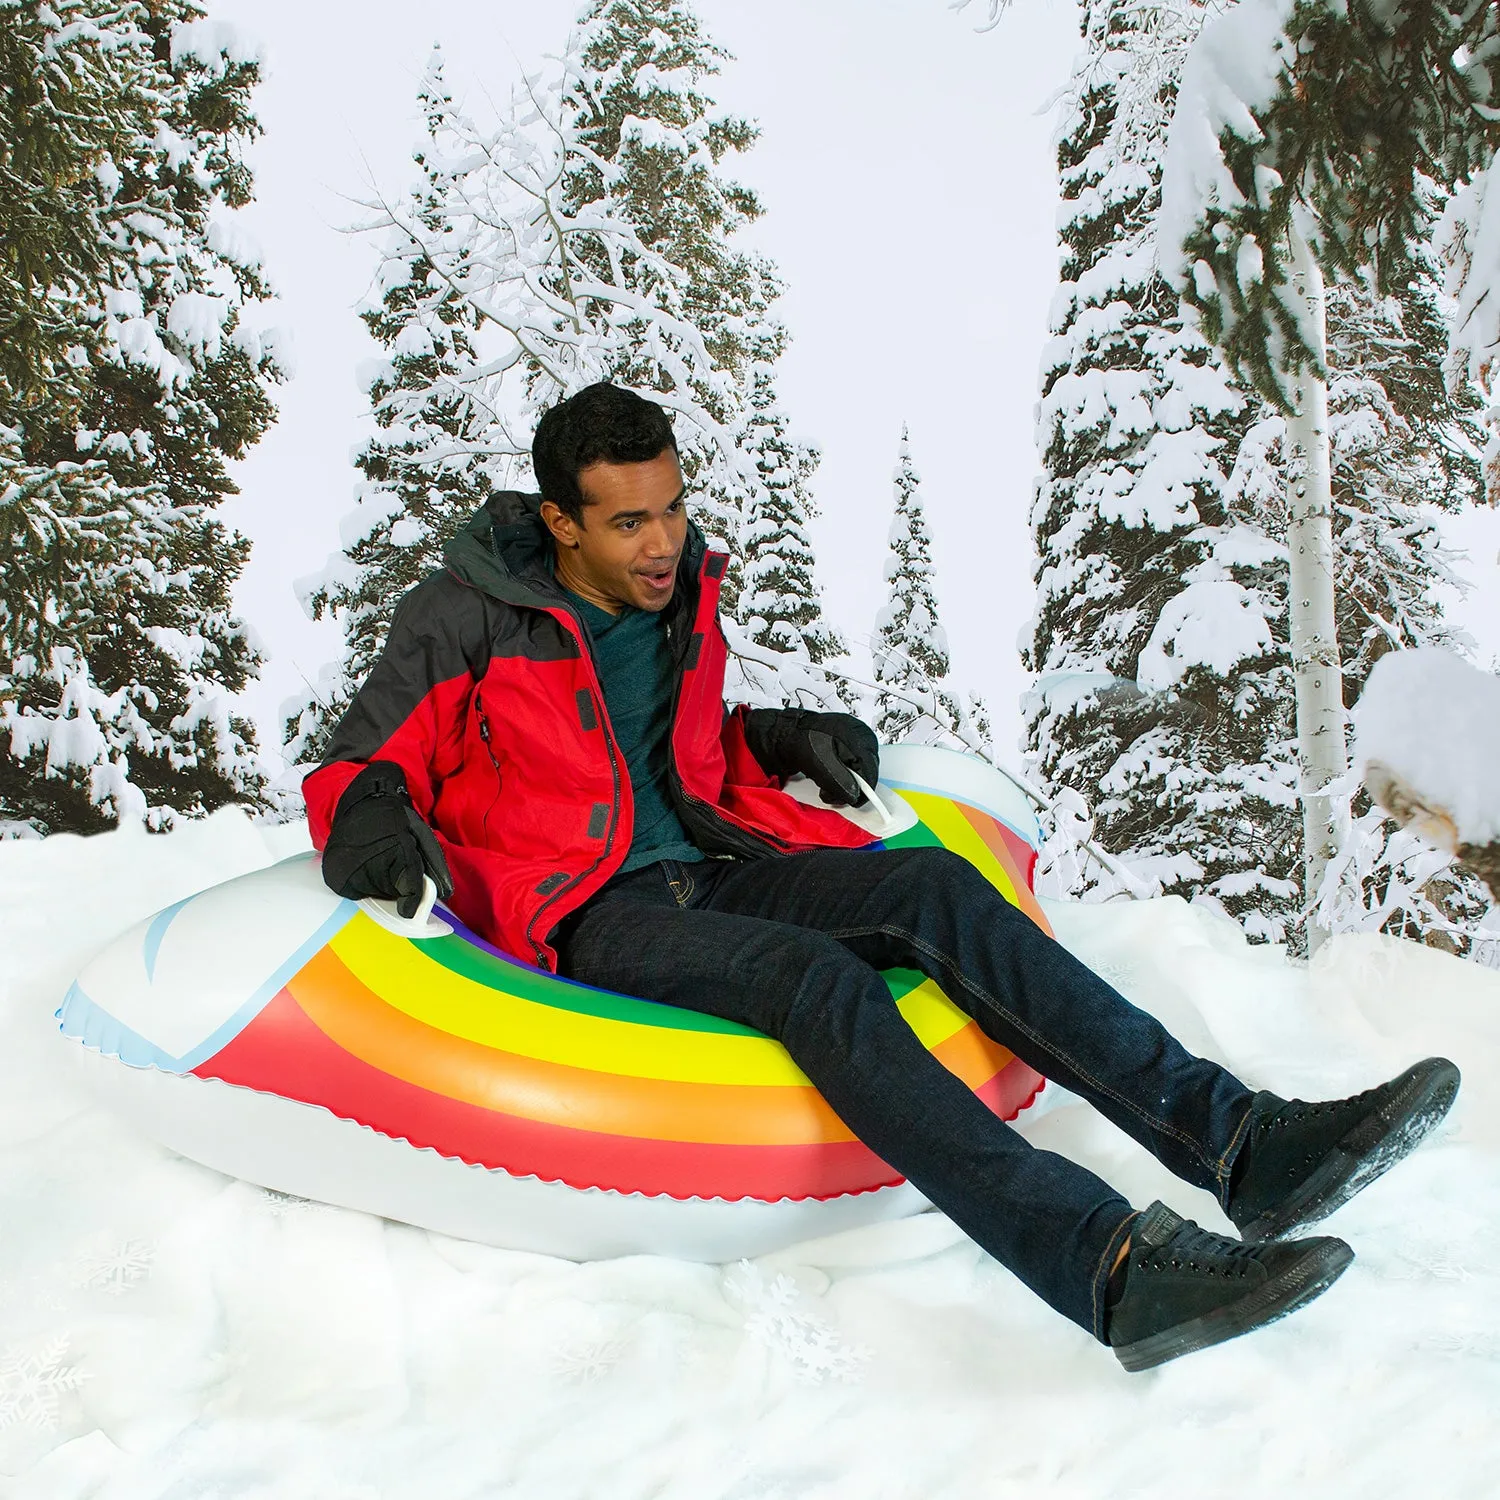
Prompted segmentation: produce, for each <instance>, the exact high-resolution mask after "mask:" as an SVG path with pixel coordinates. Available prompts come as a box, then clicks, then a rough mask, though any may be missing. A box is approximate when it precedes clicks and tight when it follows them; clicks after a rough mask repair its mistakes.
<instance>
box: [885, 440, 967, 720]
mask: <svg viewBox="0 0 1500 1500" xmlns="http://www.w3.org/2000/svg"><path fill="white" fill-rule="evenodd" d="M921 482H922V476H921V475H920V474H918V473H917V470H916V466H915V465H914V464H913V463H912V457H911V437H910V434H909V432H908V430H907V428H906V426H905V425H904V424H903V426H902V428H901V444H900V447H899V448H898V449H897V453H896V467H895V469H894V470H893V471H892V473H891V483H892V486H893V487H894V491H895V509H894V513H893V514H892V516H891V525H890V531H889V534H888V536H887V539H886V540H887V544H888V551H887V553H886V560H885V582H886V587H887V594H886V602H885V603H884V604H883V605H882V606H881V609H880V612H879V614H877V615H876V617H875V634H874V636H873V638H872V640H871V643H870V655H871V658H872V660H873V662H874V666H875V681H876V684H877V685H878V686H879V688H880V689H881V691H880V694H879V696H878V697H877V699H876V701H875V710H876V715H877V718H876V722H875V732H876V733H877V734H878V735H879V736H880V738H881V739H882V740H884V741H885V742H886V743H887V744H891V745H893V744H896V743H897V742H898V741H900V740H909V741H913V742H915V743H917V744H936V745H941V744H949V745H953V744H955V742H956V741H957V742H958V743H962V741H961V740H959V739H958V737H957V736H956V735H955V730H957V729H959V727H960V726H961V725H962V724H963V723H964V720H965V718H966V715H965V712H964V709H963V708H962V707H961V706H960V704H959V701H958V699H957V698H956V697H955V696H954V695H953V694H952V693H951V692H950V691H949V690H948V689H947V687H946V686H944V683H945V681H946V679H947V676H948V637H947V634H946V632H945V631H944V630H943V627H942V625H941V624H940V623H939V621H938V607H937V595H936V593H935V592H934V577H935V575H934V571H933V566H932V539H931V537H930V536H929V535H928V531H927V517H926V515H925V513H924V512H923V508H922V497H921V494H920V493H919V490H920V486H921Z"/></svg>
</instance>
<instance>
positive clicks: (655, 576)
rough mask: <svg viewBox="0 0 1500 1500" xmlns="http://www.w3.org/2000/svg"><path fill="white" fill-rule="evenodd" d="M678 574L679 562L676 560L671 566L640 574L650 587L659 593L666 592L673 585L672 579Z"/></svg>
mask: <svg viewBox="0 0 1500 1500" xmlns="http://www.w3.org/2000/svg"><path fill="white" fill-rule="evenodd" d="M676 575H677V564H676V562H675V561H674V562H673V563H672V564H671V565H670V566H669V567H665V568H660V569H658V570H657V571H655V572H652V573H641V574H640V575H639V576H640V577H641V578H644V579H645V580H646V586H647V587H648V588H651V589H654V590H656V591H657V592H658V593H665V592H666V591H667V590H668V589H669V588H671V587H672V580H673V579H674V578H675V577H676Z"/></svg>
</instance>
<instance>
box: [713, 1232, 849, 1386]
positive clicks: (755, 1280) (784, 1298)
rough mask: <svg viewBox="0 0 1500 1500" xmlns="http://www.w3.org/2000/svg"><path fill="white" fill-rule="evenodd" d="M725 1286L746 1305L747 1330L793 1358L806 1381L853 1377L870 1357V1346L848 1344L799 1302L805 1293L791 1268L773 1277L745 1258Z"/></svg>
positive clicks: (799, 1376) (734, 1298) (800, 1377)
mask: <svg viewBox="0 0 1500 1500" xmlns="http://www.w3.org/2000/svg"><path fill="white" fill-rule="evenodd" d="M725 1290H726V1292H727V1293H728V1294H729V1297H730V1299H731V1300H732V1301H734V1302H736V1303H738V1304H739V1305H740V1306H741V1307H742V1308H744V1310H745V1332H746V1333H748V1334H749V1335H750V1337H751V1338H752V1339H754V1340H755V1341H756V1342H757V1343H758V1344H763V1345H764V1346H765V1347H766V1348H767V1349H769V1350H771V1352H772V1353H774V1354H779V1355H781V1356H782V1357H783V1358H784V1359H785V1360H787V1361H788V1363H790V1364H791V1366H792V1368H793V1370H794V1371H795V1373H796V1376H797V1379H798V1380H799V1381H800V1382H801V1383H803V1384H805V1385H822V1383H823V1382H824V1381H825V1380H829V1379H832V1380H851V1379H853V1378H855V1377H856V1376H857V1375H858V1374H859V1372H860V1369H861V1368H862V1366H863V1365H864V1363H865V1362H866V1360H868V1359H869V1357H870V1351H869V1350H868V1349H864V1348H859V1347H846V1346H845V1345H844V1344H843V1343H842V1341H841V1340H840V1339H839V1337H838V1335H837V1334H836V1333H835V1332H834V1331H833V1329H832V1328H830V1327H829V1325H828V1324H827V1323H825V1322H824V1321H823V1320H822V1319H821V1318H819V1317H818V1316H817V1315H816V1314H814V1313H811V1312H808V1311H805V1310H804V1309H803V1308H801V1307H799V1306H798V1304H799V1303H800V1302H802V1301H803V1297H802V1294H801V1292H799V1291H798V1289H797V1283H796V1282H795V1281H793V1280H792V1278H791V1277H790V1276H788V1275H786V1274H785V1272H778V1273H777V1274H776V1275H775V1276H774V1277H772V1278H771V1279H770V1280H769V1281H768V1280H767V1279H766V1276H765V1273H764V1272H762V1271H761V1269H760V1267H759V1266H756V1265H753V1264H752V1263H751V1262H750V1261H748V1260H742V1261H741V1262H740V1263H739V1264H738V1265H737V1266H736V1267H735V1269H734V1270H733V1271H732V1272H731V1273H730V1274H729V1275H728V1276H727V1277H726V1278H725Z"/></svg>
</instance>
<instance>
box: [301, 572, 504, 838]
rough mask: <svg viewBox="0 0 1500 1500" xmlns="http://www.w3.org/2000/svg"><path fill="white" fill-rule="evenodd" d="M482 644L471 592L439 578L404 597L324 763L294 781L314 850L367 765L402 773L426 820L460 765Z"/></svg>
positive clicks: (480, 618)
mask: <svg viewBox="0 0 1500 1500" xmlns="http://www.w3.org/2000/svg"><path fill="white" fill-rule="evenodd" d="M488 644H489V632H488V627H487V621H486V616H485V608H484V603H483V600H482V597H481V596H480V595H479V594H478V593H477V591H476V590H474V589H471V588H468V587H466V586H465V585H464V584H461V583H459V582H458V581H457V580H456V579H454V578H452V577H451V576H449V575H447V574H442V573H439V574H434V575H433V576H432V577H431V578H429V579H427V580H426V581H425V582H423V583H420V584H418V585H417V586H416V588H414V589H412V590H411V591H410V592H409V593H408V594H406V596H405V597H404V598H403V599H402V600H401V602H400V604H398V605H397V607H396V612H395V615H394V616H393V617H392V620H391V629H390V634H389V635H388V636H387V638H386V643H385V648H384V649H383V650H382V651H381V653H380V655H379V657H378V658H377V659H376V662H375V665H374V666H373V667H372V668H371V669H370V673H369V675H368V676H367V677H366V678H365V680H364V682H363V683H361V684H360V687H359V690H358V691H357V692H356V693H355V695H354V697H353V699H352V700H351V702H350V704H349V707H348V709H347V710H346V711H345V713H344V716H343V717H342V718H341V719H340V720H339V722H338V723H337V724H336V725H335V726H334V730H333V733H332V735H330V737H329V741H328V747H327V750H326V751H325V753H324V756H323V762H322V764H321V765H320V766H319V767H318V768H317V770H315V771H313V772H312V773H311V774H310V775H308V776H307V777H306V779H305V780H304V781H303V783H302V796H303V800H304V801H305V802H306V803H307V817H308V825H309V831H310V833H311V835H312V841H313V844H314V846H315V847H316V848H318V849H321V848H323V846H324V844H326V843H327V841H328V830H329V827H330V825H331V824H332V822H333V811H334V808H335V807H337V806H338V801H339V798H340V797H341V796H342V795H343V793H344V789H345V788H346V787H347V786H348V785H349V783H350V782H351V781H353V780H354V778H355V777H356V776H358V775H359V773H360V772H361V771H362V770H363V769H364V768H365V766H367V765H368V764H369V763H370V762H371V761H373V760H383V761H391V762H393V763H394V764H396V765H398V766H400V768H401V770H402V772H403V773H404V775H405V777H406V787H407V791H408V792H410V794H411V800H412V806H413V807H414V808H415V809H416V811H417V814H418V815H419V816H420V817H421V818H422V819H423V820H424V821H425V822H429V823H430V822H431V821H432V809H433V804H434V802H435V801H436V799H437V793H438V790H439V788H440V787H441V786H442V783H443V781H444V779H445V778H446V777H448V776H450V775H452V774H453V772H454V771H456V770H457V769H458V766H459V763H460V761H461V760H462V757H463V740H464V727H465V723H466V720H467V715H468V709H469V702H470V700H471V699H472V697H473V695H474V687H475V684H476V683H477V681H478V680H479V678H481V677H482V676H483V675H484V671H485V668H486V665H487V655H488Z"/></svg>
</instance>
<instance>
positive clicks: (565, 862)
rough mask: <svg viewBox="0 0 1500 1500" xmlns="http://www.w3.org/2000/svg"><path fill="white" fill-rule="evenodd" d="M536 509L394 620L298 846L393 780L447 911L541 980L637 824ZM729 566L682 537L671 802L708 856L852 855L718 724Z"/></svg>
mask: <svg viewBox="0 0 1500 1500" xmlns="http://www.w3.org/2000/svg"><path fill="white" fill-rule="evenodd" d="M539 505H540V497H538V496H536V495H523V494H520V493H518V492H516V491H505V492H503V493H501V494H497V495H494V496H492V497H491V499H490V501H489V503H488V504H487V505H486V506H485V507H484V508H483V509H482V510H480V511H478V512H477V513H476V514H475V516H474V518H473V519H472V520H471V521H470V522H469V524H468V525H467V526H466V527H465V528H464V530H463V531H462V532H460V533H459V535H458V536H457V537H456V538H455V539H454V540H453V541H452V542H451V543H449V545H448V547H447V548H446V550H445V552H444V554H443V556H444V567H442V568H440V569H438V570H437V571H435V572H434V573H432V574H431V575H430V576H429V577H428V578H426V579H425V580H423V582H421V583H419V584H418V585H417V586H416V587H415V588H414V589H412V590H411V591H410V592H409V593H408V594H407V595H406V596H405V597H404V598H403V599H402V600H401V602H400V604H399V605H398V606H397V608H396V611H395V615H394V618H393V619H392V622H391V630H390V635H389V637H388V639H387V641H386V645H385V649H384V651H383V652H382V653H381V655H380V658H379V660H378V661H377V662H376V663H375V665H374V667H373V668H372V669H371V671H370V674H369V676H368V677H367V678H366V679H365V682H364V683H363V685H362V686H361V687H360V689H359V691H358V692H357V693H356V694H355V696H354V700H353V702H352V703H351V704H350V705H349V709H348V712H347V713H345V715H344V717H343V718H342V719H341V720H340V721H339V723H338V725H337V727H336V728H335V729H334V731H333V734H332V736H331V738H330V740H329V743H328V748H327V753H326V754H325V756H324V759H323V763H322V765H320V766H319V767H318V768H317V770H315V771H313V772H312V773H311V774H310V775H309V776H308V777H307V779H306V780H305V781H304V782H303V784H302V792H303V796H304V798H305V799H306V802H307V811H308V820H309V823H310V826H311V831H312V839H313V843H314V844H315V845H316V846H317V847H318V848H319V849H321V848H322V847H323V846H324V844H325V843H326V842H327V839H328V829H329V824H330V823H331V822H332V819H333V811H334V808H335V807H336V806H337V805H338V800H339V797H340V796H341V795H342V793H343V791H344V788H345V787H347V786H348V785H349V783H350V782H351V781H352V780H353V779H354V777H355V776H357V775H358V774H359V772H360V771H361V770H362V769H363V768H364V767H365V766H366V765H367V764H368V763H369V762H370V761H372V760H383V761H394V762H395V763H396V764H397V765H399V766H400V767H401V769H402V771H403V772H405V775H406V785H407V788H408V790H409V791H410V793H411V799H412V804H413V806H414V807H415V808H416V810H417V812H418V813H419V814H420V815H421V816H422V817H423V818H425V819H426V820H427V822H428V823H429V824H430V825H431V826H432V828H433V830H434V832H435V833H436V834H437V836H438V839H439V840H440V842H441V843H442V845H443V851H444V853H445V854H446V855H447V858H448V864H449V867H450V869H451V870H452V872H453V882H454V892H453V898H452V901H451V902H450V905H451V906H452V908H453V911H454V912H455V913H456V914H457V916H458V917H459V918H460V919H461V920H462V921H464V922H466V923H467V924H468V925H469V926H470V927H472V928H473V929H474V930H475V931H476V932H478V933H480V934H482V935H483V936H484V937H486V938H488V939H489V940H490V941H491V942H492V943H494V944H495V945H496V946H497V947H500V948H503V949H505V950H506V951H507V952H509V953H513V954H515V955H516V956H517V957H519V958H521V959H523V960H525V961H526V962H527V963H532V964H535V965H537V966H538V967H539V968H543V969H549V970H550V969H555V968H556V963H557V955H556V953H555V951H554V950H553V948H552V947H551V946H550V943H549V941H548V939H549V937H550V936H551V934H552V932H553V930H554V929H555V928H556V926H557V924H558V923H559V922H560V921H561V920H562V919H563V918H564V917H566V916H567V915H568V914H569V913H570V912H573V911H576V910H577V909H578V908H579V907H580V906H581V905H583V903H584V902H585V901H587V900H588V899H589V897H590V896H592V895H594V894H595V893H596V892H597V891H598V890H599V889H600V888H601V887H602V886H603V885H604V883H605V882H606V881H607V880H608V879H609V878H610V876H611V875H613V874H614V873H615V871H616V870H617V869H619V867H620V865H621V864H622V863H623V861H624V859H625V856H626V854H627V853H628V852H629V849H630V840H631V832H632V828H633V826H634V806H633V799H632V796H631V789H630V783H629V780H628V778H627V777H626V774H625V760H624V756H623V755H622V754H621V752H620V749H619V746H618V745H617V743H616V741H615V737H614V733H613V731H612V730H611V728H610V723H609V716H608V714H607V713H606V712H605V707H604V694H603V692H602V691H601V689H600V686H599V676H598V672H597V670H596V667H595V664H594V655H593V649H592V644H591V642H590V640H589V636H588V631H587V629H586V628H585V626H584V625H583V623H582V621H581V620H580V619H579V617H578V614H577V613H576V612H575V611H574V609H573V608H572V607H571V606H570V605H569V603H568V602H567V595H566V594H565V593H564V592H563V590H562V589H561V587H560V586H559V585H558V584H557V582H556V581H555V579H554V578H553V577H552V573H551V570H550V568H549V567H548V559H549V555H550V551H551V547H552V540H551V537H550V536H549V534H548V532H547V530H546V527H545V526H544V525H543V524H542V521H541V518H540V515H539V513H538V507H539ZM726 561H727V558H726V557H725V555H724V554H723V553H722V552H711V551H709V550H708V549H707V548H706V546H705V545H704V541H703V537H702V534H701V533H700V532H699V531H698V529H697V528H696V527H694V526H691V525H690V526H689V528H688V541H687V545H686V547H685V548H684V551H683V557H682V562H681V564H680V565H679V567H678V574H677V587H676V590H675V591H674V593H673V597H672V602H671V603H670V604H669V605H668V606H667V638H668V641H669V642H670V644H671V646H672V648H673V662H674V671H675V673H676V681H675V683H674V689H673V692H674V696H673V710H672V734H671V746H670V755H669V767H670V783H671V791H672V797H673V801H674V803H675V805H676V809H677V814H678V816H679V817H680V818H681V819H682V823H683V826H684V827H685V828H686V829H687V831H688V834H689V836H690V837H691V838H692V839H693V842H694V843H696V844H697V845H698V847H699V848H700V849H702V850H703V851H704V852H705V853H708V854H721V853H722V854H739V855H745V856H749V857H752V858H760V857H764V856H767V855H772V854H782V853H790V852H794V851H798V850H805V849H816V848H855V847H858V846H861V845H864V844H867V843H868V842H869V835H868V834H866V833H864V832H863V831H862V830H860V829H859V828H857V827H856V826H855V825H854V824H852V823H850V822H849V821H848V820H847V819H845V818H843V817H842V816H840V814H838V813H837V812H833V811H831V810H824V809H821V808H816V807H807V806H804V805H803V804H802V803H800V802H797V801H796V800H795V799H793V798H791V797H789V796H787V795H786V793H784V792H783V791H782V790H781V789H780V785H779V783H778V782H777V780H776V779H775V778H774V777H772V776H770V775H768V774H767V773H766V772H765V771H764V770H763V769H762V768H761V767H760V765H759V764H758V763H757V762H756V760H755V758H754V757H753V756H752V755H751V753H750V751H749V748H748V747H747V745H746V743H745V734H744V713H745V710H744V709H743V708H740V709H736V710H734V711H733V712H732V713H726V712H725V709H724V700H723V691H724V666H725V660H726V649H725V644H724V636H723V632H722V631H721V630H720V628H719V619H718V600H719V585H720V581H721V579H722V578H723V575H724V565H725V563H726Z"/></svg>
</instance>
